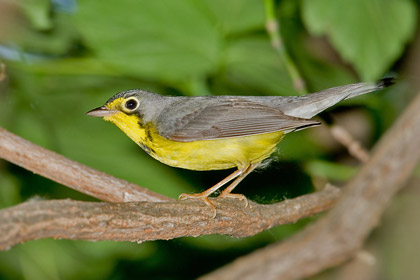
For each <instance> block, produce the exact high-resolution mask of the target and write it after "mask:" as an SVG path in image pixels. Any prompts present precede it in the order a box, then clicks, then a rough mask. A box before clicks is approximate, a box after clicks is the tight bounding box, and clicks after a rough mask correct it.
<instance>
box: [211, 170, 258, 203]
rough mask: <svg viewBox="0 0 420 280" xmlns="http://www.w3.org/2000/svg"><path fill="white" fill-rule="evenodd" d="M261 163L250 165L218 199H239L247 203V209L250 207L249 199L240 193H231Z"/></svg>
mask: <svg viewBox="0 0 420 280" xmlns="http://www.w3.org/2000/svg"><path fill="white" fill-rule="evenodd" d="M259 164H260V163H259V162H257V163H254V164H251V165H249V166H248V167H247V168H246V169H245V170H244V172H243V173H241V174H239V175H238V178H236V180H235V181H233V182H232V183H231V184H230V185H229V186H228V187H227V188H226V189H224V190H223V192H222V193H221V194H220V195H219V196H218V197H230V198H238V199H240V200H243V201H245V208H246V207H247V206H248V199H247V198H246V197H245V196H244V195H243V194H239V193H231V191H232V190H233V189H234V188H235V187H236V186H237V185H238V184H239V183H240V182H241V181H242V180H243V179H244V178H245V177H246V176H247V175H248V174H249V173H251V172H252V171H253V170H254V169H255V168H256V167H257V166H258V165H259Z"/></svg>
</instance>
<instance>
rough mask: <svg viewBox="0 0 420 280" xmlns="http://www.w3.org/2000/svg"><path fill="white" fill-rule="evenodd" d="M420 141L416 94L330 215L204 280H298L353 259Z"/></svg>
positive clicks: (413, 159) (398, 185)
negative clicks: (287, 238)
mask: <svg viewBox="0 0 420 280" xmlns="http://www.w3.org/2000/svg"><path fill="white" fill-rule="evenodd" d="M419 139H420V94H419V95H418V96H417V97H416V98H415V100H414V101H413V102H412V103H411V105H410V106H409V108H408V109H407V110H406V111H405V112H404V114H403V115H402V116H401V117H400V118H399V120H398V121H397V122H396V123H395V124H394V126H393V127H392V128H391V129H390V130H389V131H388V132H387V134H386V135H385V136H384V137H383V138H382V139H381V141H380V142H379V143H378V145H377V146H376V148H375V150H374V151H373V153H372V156H371V158H370V159H369V161H368V162H367V164H366V165H365V166H364V167H363V169H362V170H361V171H360V173H359V174H358V175H357V176H356V178H354V179H353V180H352V181H351V182H350V183H349V184H348V185H347V186H346V187H345V190H344V192H343V194H342V196H341V198H340V199H339V200H338V202H337V204H336V206H335V207H334V209H332V210H331V212H329V213H328V215H326V216H325V217H323V218H322V219H320V220H319V221H318V222H317V223H315V224H314V225H312V226H310V227H309V228H307V229H305V230H304V231H303V232H301V233H300V234H298V235H295V236H293V237H292V238H290V239H289V240H288V241H286V242H284V243H280V244H273V245H271V246H268V247H266V248H264V249H261V250H259V251H256V252H254V253H252V254H250V255H248V256H245V257H243V258H240V259H238V260H236V261H235V262H233V263H232V264H230V265H227V266H225V267H223V268H221V269H219V270H217V271H215V272H213V273H211V274H209V275H207V276H206V277H203V279H283V280H284V279H301V278H303V277H305V276H309V275H313V274H314V273H316V272H319V271H321V270H323V269H325V268H327V267H330V266H333V265H336V264H338V263H340V262H343V261H344V260H346V259H348V258H349V257H351V256H353V255H354V254H355V253H356V252H357V251H358V250H359V249H360V247H361V246H362V243H363V240H364V239H365V238H366V236H367V235H368V234H369V232H370V231H371V230H372V228H373V227H375V226H376V225H377V223H378V221H379V219H380V215H381V213H382V212H383V211H384V209H385V207H386V205H387V203H388V202H389V201H390V199H391V198H392V196H393V195H394V194H395V193H396V192H397V191H398V189H400V188H401V187H402V186H403V185H404V183H405V182H406V181H407V179H408V178H409V176H410V174H411V173H412V171H413V169H414V168H415V166H416V165H417V163H418V161H419V158H420V144H419Z"/></svg>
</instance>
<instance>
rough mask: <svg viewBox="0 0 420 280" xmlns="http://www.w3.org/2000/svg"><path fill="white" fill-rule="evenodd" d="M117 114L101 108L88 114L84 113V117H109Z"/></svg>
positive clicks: (103, 107)
mask: <svg viewBox="0 0 420 280" xmlns="http://www.w3.org/2000/svg"><path fill="white" fill-rule="evenodd" d="M118 112H119V111H115V110H109V109H107V108H106V107H105V106H101V107H98V108H95V109H93V110H90V111H89V112H87V113H86V115H88V116H92V117H110V116H113V115H115V114H116V113H118Z"/></svg>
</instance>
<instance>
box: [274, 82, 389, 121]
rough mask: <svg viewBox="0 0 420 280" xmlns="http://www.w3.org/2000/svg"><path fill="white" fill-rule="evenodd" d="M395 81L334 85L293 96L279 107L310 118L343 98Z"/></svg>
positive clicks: (290, 114)
mask: <svg viewBox="0 0 420 280" xmlns="http://www.w3.org/2000/svg"><path fill="white" fill-rule="evenodd" d="M394 83H395V79H394V78H385V79H382V80H380V81H378V82H377V83H357V84H350V85H345V86H339V87H334V88H330V89H326V90H323V91H319V92H315V93H311V94H307V95H304V96H298V97H292V98H290V99H289V100H287V102H283V104H279V106H277V107H279V109H280V110H282V111H283V112H284V113H285V114H286V115H289V116H293V117H298V118H305V119H309V118H312V117H313V116H315V115H316V114H318V113H320V112H322V111H324V110H326V109H327V108H329V107H331V106H333V105H335V104H337V103H338V102H340V101H342V100H346V99H350V98H353V97H356V96H359V95H362V94H366V93H369V92H372V91H376V90H379V89H383V88H386V87H389V86H391V85H393V84H394Z"/></svg>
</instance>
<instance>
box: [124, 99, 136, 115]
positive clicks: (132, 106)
mask: <svg viewBox="0 0 420 280" xmlns="http://www.w3.org/2000/svg"><path fill="white" fill-rule="evenodd" d="M138 107H139V101H138V100H137V98H134V97H130V98H128V99H127V100H126V101H125V103H124V109H126V110H127V111H129V112H132V111H134V110H136V109H137V108H138Z"/></svg>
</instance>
